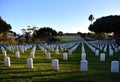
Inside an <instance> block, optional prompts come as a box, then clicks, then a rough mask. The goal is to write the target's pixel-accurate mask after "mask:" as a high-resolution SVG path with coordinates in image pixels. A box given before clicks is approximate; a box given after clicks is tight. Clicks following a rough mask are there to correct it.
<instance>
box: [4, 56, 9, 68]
mask: <svg viewBox="0 0 120 82" xmlns="http://www.w3.org/2000/svg"><path fill="white" fill-rule="evenodd" d="M4 64H5V66H7V67H10V57H5V58H4Z"/></svg>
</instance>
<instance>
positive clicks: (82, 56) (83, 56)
mask: <svg viewBox="0 0 120 82" xmlns="http://www.w3.org/2000/svg"><path fill="white" fill-rule="evenodd" d="M85 59H86V53H85V52H82V54H81V60H85Z"/></svg>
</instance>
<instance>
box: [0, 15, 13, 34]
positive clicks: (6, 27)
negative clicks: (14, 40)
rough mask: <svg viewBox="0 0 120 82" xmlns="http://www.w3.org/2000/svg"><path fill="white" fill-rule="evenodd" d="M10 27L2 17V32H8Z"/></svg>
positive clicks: (0, 28) (0, 18) (0, 21)
mask: <svg viewBox="0 0 120 82" xmlns="http://www.w3.org/2000/svg"><path fill="white" fill-rule="evenodd" d="M10 29H12V27H11V25H10V24H7V23H6V21H4V20H3V19H2V17H0V34H1V33H3V32H8V31H9V30H10Z"/></svg>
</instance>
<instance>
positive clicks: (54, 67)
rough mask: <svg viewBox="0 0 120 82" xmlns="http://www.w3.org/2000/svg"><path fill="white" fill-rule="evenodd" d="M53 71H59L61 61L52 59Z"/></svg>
mask: <svg viewBox="0 0 120 82" xmlns="http://www.w3.org/2000/svg"><path fill="white" fill-rule="evenodd" d="M52 69H53V70H59V60H58V59H52Z"/></svg>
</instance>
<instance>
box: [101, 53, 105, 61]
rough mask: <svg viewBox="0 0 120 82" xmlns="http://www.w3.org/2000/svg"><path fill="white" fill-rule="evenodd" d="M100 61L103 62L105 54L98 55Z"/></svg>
mask: <svg viewBox="0 0 120 82" xmlns="http://www.w3.org/2000/svg"><path fill="white" fill-rule="evenodd" d="M100 61H105V53H101V54H100Z"/></svg>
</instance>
